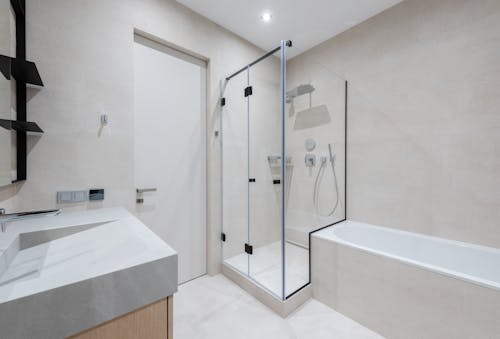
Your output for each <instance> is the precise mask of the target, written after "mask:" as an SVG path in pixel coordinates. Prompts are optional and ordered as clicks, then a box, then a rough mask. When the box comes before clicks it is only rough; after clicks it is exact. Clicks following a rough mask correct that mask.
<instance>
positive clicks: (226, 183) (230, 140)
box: [221, 70, 249, 275]
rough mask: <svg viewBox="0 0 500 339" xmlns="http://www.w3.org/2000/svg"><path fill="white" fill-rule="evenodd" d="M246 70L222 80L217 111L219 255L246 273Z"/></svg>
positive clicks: (226, 262)
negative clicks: (219, 145) (220, 102)
mask: <svg viewBox="0 0 500 339" xmlns="http://www.w3.org/2000/svg"><path fill="white" fill-rule="evenodd" d="M247 85H248V70H247V71H244V72H241V73H240V74H239V75H237V76H235V77H234V78H232V79H231V80H230V81H229V82H227V83H226V87H225V89H224V98H225V105H224V106H222V112H221V153H222V154H221V159H222V163H221V167H222V178H221V180H222V206H223V208H222V235H221V236H222V238H223V239H222V240H223V242H222V256H223V261H224V263H225V264H227V265H230V266H231V267H232V268H234V269H236V270H238V271H239V272H240V273H242V274H244V275H248V261H249V258H248V254H247V253H246V252H245V244H246V243H248V242H249V241H248V98H247V97H245V96H244V92H243V90H244V89H245V88H246V87H247Z"/></svg>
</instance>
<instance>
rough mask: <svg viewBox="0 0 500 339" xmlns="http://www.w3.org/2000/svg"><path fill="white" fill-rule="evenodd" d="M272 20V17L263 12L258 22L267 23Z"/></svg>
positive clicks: (268, 13)
mask: <svg viewBox="0 0 500 339" xmlns="http://www.w3.org/2000/svg"><path fill="white" fill-rule="evenodd" d="M272 18H273V15H272V14H271V13H270V12H264V13H262V14H261V15H260V20H262V21H264V22H269V21H271V19H272Z"/></svg>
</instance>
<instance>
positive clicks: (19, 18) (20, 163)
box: [0, 0, 43, 183]
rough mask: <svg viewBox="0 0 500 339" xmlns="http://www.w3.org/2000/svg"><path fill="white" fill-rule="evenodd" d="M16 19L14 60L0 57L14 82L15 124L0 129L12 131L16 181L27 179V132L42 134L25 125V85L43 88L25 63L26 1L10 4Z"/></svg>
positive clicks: (3, 123) (5, 123) (33, 69)
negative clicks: (15, 160) (14, 133)
mask: <svg viewBox="0 0 500 339" xmlns="http://www.w3.org/2000/svg"><path fill="white" fill-rule="evenodd" d="M10 4H11V6H12V8H13V10H14V13H15V18H16V57H15V58H12V57H8V56H4V55H0V72H1V73H2V74H3V76H4V77H5V78H6V79H8V80H10V79H11V77H13V78H14V79H15V80H16V108H17V112H16V113H17V116H16V120H7V119H0V127H3V128H6V129H8V130H14V131H16V153H17V157H16V158H17V179H16V180H15V181H13V183H14V182H19V181H24V180H26V178H27V173H26V172H27V170H26V168H27V143H26V137H27V132H36V133H43V130H42V129H41V128H40V126H38V125H37V124H36V123H34V122H30V121H27V116H26V111H27V109H26V99H27V93H26V89H27V84H30V85H36V86H43V81H42V78H41V77H40V73H39V72H38V69H37V67H36V65H35V63H34V62H31V61H28V60H26V0H10Z"/></svg>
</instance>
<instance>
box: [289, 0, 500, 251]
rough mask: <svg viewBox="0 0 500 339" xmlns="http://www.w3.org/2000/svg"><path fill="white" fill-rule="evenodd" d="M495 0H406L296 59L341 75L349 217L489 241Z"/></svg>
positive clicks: (499, 11) (495, 134) (492, 226)
mask: <svg viewBox="0 0 500 339" xmlns="http://www.w3.org/2000/svg"><path fill="white" fill-rule="evenodd" d="M499 46H500V2H499V1H497V0H478V1H470V0H440V1H435V0H407V1H404V2H402V3H401V4H399V5H397V6H395V7H393V8H391V9H389V10H387V11H385V12H383V13H381V14H379V15H377V16H375V17H373V18H372V19H370V20H368V21H366V22H364V23H363V24H361V25H359V26H356V27H354V28H352V29H351V30H349V31H346V32H344V33H343V34H341V35H339V36H337V37H334V38H332V39H330V40H328V41H327V42H325V43H323V44H321V45H319V46H317V47H315V48H313V49H312V50H309V51H307V52H306V53H305V54H302V55H301V56H299V57H298V59H297V61H298V60H299V59H303V60H310V61H309V62H313V61H314V62H317V63H319V64H321V65H322V66H323V67H324V68H325V69H328V70H329V71H330V72H333V73H337V74H338V75H339V76H340V77H341V78H345V79H347V80H348V81H349V84H350V92H349V100H348V105H349V113H348V114H349V117H348V183H347V186H348V187H347V194H348V218H351V219H355V220H360V221H364V222H368V223H373V224H379V225H384V226H389V227H394V228H399V229H403V230H408V231H412V232H419V233H426V234H432V235H436V236H440V237H446V238H451V239H457V240H463V241H467V242H473V243H480V244H484V245H490V246H496V247H500V228H499V227H498V222H499V220H500V208H499V206H500V176H499V175H498V173H500V147H499V145H500V133H499V132H500V96H499V95H498V88H499V86H500V63H499V60H500V48H499Z"/></svg>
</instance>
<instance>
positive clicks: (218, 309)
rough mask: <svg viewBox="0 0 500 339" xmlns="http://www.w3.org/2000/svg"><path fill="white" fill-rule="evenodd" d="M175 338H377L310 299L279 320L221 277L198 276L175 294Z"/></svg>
mask: <svg viewBox="0 0 500 339" xmlns="http://www.w3.org/2000/svg"><path fill="white" fill-rule="evenodd" d="M174 338H176V339H198V338H199V339H203V338H205V339H211V338H214V339H226V338H228V339H246V338H248V339H256V338H258V339H267V338H269V339H292V338H293V339H321V338H339V339H341V338H349V339H357V338H382V337H381V336H379V335H377V334H376V333H374V332H372V331H370V330H368V329H367V328H365V327H363V326H361V325H359V324H358V323H356V322H354V321H352V320H351V319H349V318H346V317H344V316H343V315H341V314H339V313H337V312H335V311H334V310H332V309H331V308H329V307H327V306H325V305H323V304H321V303H320V302H318V301H316V300H314V299H311V300H310V301H308V302H306V303H305V304H304V305H303V306H302V307H301V308H299V309H298V310H297V311H296V312H295V313H293V314H291V315H290V316H289V317H288V318H286V319H283V318H281V317H280V316H278V315H277V314H275V313H274V312H273V311H271V310H270V309H269V308H267V307H266V306H264V305H263V304H261V303H260V302H259V301H257V300H256V299H255V298H253V297H252V296H251V295H249V294H248V293H246V292H245V291H243V290H242V289H240V288H239V287H238V286H237V285H235V284H234V283H232V282H231V281H230V280H228V279H227V278H225V277H224V276H222V275H217V276H214V277H209V276H203V277H201V278H198V279H195V280H193V281H190V282H188V283H186V284H184V285H181V286H180V287H179V292H178V293H177V294H175V296H174Z"/></svg>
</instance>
